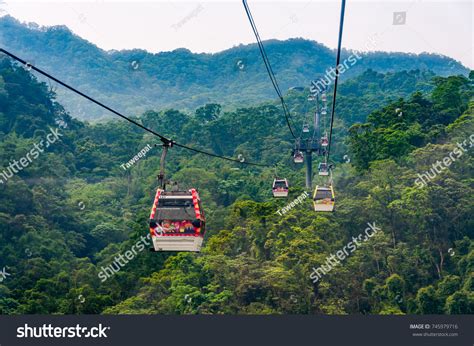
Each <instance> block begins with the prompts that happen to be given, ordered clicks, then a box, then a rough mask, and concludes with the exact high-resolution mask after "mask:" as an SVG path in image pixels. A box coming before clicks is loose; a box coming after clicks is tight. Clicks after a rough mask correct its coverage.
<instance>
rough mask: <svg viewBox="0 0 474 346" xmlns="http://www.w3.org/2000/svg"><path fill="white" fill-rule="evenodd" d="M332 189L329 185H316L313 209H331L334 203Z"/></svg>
mask: <svg viewBox="0 0 474 346" xmlns="http://www.w3.org/2000/svg"><path fill="white" fill-rule="evenodd" d="M335 201H336V199H335V196H334V189H333V187H332V184H331V185H329V186H319V185H318V186H316V189H314V195H313V205H314V210H315V211H333V210H334V204H335Z"/></svg>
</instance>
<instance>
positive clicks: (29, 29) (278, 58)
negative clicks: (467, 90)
mask: <svg viewBox="0 0 474 346" xmlns="http://www.w3.org/2000/svg"><path fill="white" fill-rule="evenodd" d="M0 45H1V46H2V47H5V49H8V50H10V51H12V52H13V53H14V54H17V55H19V56H21V57H23V58H24V59H26V60H28V61H30V62H31V63H32V64H34V65H36V66H38V67H40V68H42V69H44V70H46V71H48V72H50V73H52V74H54V75H55V76H57V77H58V78H61V79H63V80H64V81H66V82H68V83H70V84H72V85H73V86H75V87H77V88H79V89H80V90H82V91H84V92H86V93H89V94H91V95H93V96H94V97H96V98H97V99H99V100H101V101H103V102H105V103H107V104H109V105H111V106H113V107H115V108H117V109H120V110H122V111H124V112H126V113H128V114H139V113H142V112H143V111H145V110H148V109H160V108H170V107H174V108H180V109H195V108H196V107H198V106H201V105H203V104H206V103H210V102H215V103H221V104H223V105H224V106H225V108H226V107H229V106H234V105H245V104H249V103H250V104H252V103H258V102H261V101H263V100H268V99H269V98H274V96H275V95H274V91H273V89H272V87H271V84H270V81H269V79H268V76H267V75H266V71H265V68H264V65H263V63H262V60H261V58H260V55H259V51H258V48H257V46H256V44H251V45H239V46H237V47H233V48H231V49H228V50H225V51H222V52H219V53H215V54H195V53H192V52H190V51H189V50H187V49H177V50H174V51H172V52H161V53H158V54H151V53H148V52H146V51H144V50H126V51H104V50H102V49H100V48H98V47H97V46H95V45H94V44H92V43H90V42H88V41H86V40H84V39H82V38H80V37H79V36H77V35H75V34H74V33H72V32H71V31H70V30H69V29H68V28H67V27H65V26H55V27H40V26H38V25H36V24H31V23H30V24H22V23H20V22H19V21H17V20H16V19H14V18H12V17H10V16H4V17H2V18H0ZM265 47H266V50H267V53H268V55H269V58H270V60H271V62H272V66H273V69H274V71H275V73H276V75H277V78H278V81H279V83H280V86H281V89H282V90H287V89H288V88H290V87H292V86H308V85H309V83H310V81H311V80H313V79H316V78H318V77H321V76H322V75H323V74H324V73H325V71H326V70H327V69H328V68H330V67H332V66H333V65H334V56H335V52H334V51H333V50H331V49H329V48H327V47H325V46H324V45H322V44H319V43H317V42H315V41H309V40H305V39H301V38H298V39H289V40H286V41H279V40H269V41H266V42H265ZM353 53H354V52H352V51H344V52H343V54H342V60H344V59H346V58H348V57H349V56H350V55H351V54H353ZM359 54H360V55H361V57H362V58H361V59H360V60H358V61H357V63H355V65H354V66H353V67H351V68H349V69H348V70H347V71H346V72H344V74H343V76H342V79H343V80H347V78H350V77H355V76H358V75H360V74H362V73H363V72H364V71H366V70H367V69H372V70H374V71H377V72H397V71H402V70H420V71H425V70H430V71H432V72H433V73H434V74H437V75H441V76H446V75H453V74H464V75H466V74H467V73H468V69H467V68H465V67H464V66H462V65H461V64H460V63H458V62H456V61H455V60H453V59H451V58H448V57H446V56H441V55H437V54H419V55H416V54H406V53H385V52H376V53H369V54H362V53H359ZM52 86H53V87H54V83H53V84H52ZM374 87H376V86H374ZM351 89H354V88H351ZM411 91H412V90H409V92H411ZM56 92H57V93H58V96H59V97H58V99H59V101H61V103H62V104H64V105H65V107H66V109H67V110H69V111H70V112H71V115H72V116H74V117H78V118H82V119H88V120H96V119H99V118H101V117H104V116H110V115H109V114H106V113H104V112H103V111H102V110H101V109H98V108H97V107H95V106H94V105H90V104H88V103H85V101H83V100H81V99H79V98H78V97H77V96H75V95H72V94H71V93H69V92H67V91H65V90H64V89H63V88H61V87H59V88H58V89H57V90H56Z"/></svg>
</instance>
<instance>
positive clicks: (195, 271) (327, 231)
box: [0, 58, 474, 314]
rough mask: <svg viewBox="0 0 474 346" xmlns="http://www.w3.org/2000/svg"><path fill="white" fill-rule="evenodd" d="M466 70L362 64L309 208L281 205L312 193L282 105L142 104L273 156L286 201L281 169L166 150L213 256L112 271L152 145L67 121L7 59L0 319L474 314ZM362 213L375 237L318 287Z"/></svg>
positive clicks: (300, 101)
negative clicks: (384, 69) (322, 208)
mask: <svg viewBox="0 0 474 346" xmlns="http://www.w3.org/2000/svg"><path fill="white" fill-rule="evenodd" d="M473 79H474V74H473V73H471V75H470V79H469V78H466V77H464V76H462V75H452V76H446V77H440V76H435V75H433V74H431V73H426V72H420V71H402V72H397V73H385V74H383V73H380V72H375V71H373V70H367V71H365V72H364V73H363V74H361V75H360V76H357V77H355V78H353V79H348V80H347V81H346V82H345V83H343V84H342V85H341V90H344V91H345V94H343V95H342V96H341V103H340V105H338V107H337V114H338V120H337V123H336V134H335V138H336V139H335V155H334V162H333V163H334V165H335V171H334V173H335V176H334V181H335V189H336V196H337V197H336V201H337V202H336V203H337V207H336V212H334V213H331V214H327V213H326V214H323V213H315V212H314V211H312V209H311V203H310V202H311V201H310V199H306V200H305V201H304V202H303V203H302V204H300V205H298V206H295V207H294V208H292V209H291V210H290V211H289V212H287V213H285V214H284V215H281V216H280V215H278V213H277V210H279V209H281V208H282V207H284V206H285V205H286V204H287V203H289V202H291V201H293V200H294V199H295V198H296V197H298V196H300V195H301V193H302V192H303V191H304V188H303V186H304V185H303V183H304V170H303V168H301V166H295V165H294V164H292V163H291V160H290V155H289V154H290V149H291V146H292V142H291V137H290V136H289V134H288V131H287V129H286V127H285V120H284V117H283V116H282V113H281V110H280V108H278V107H277V105H276V103H272V102H267V103H262V104H257V105H255V106H246V107H245V108H236V109H235V110H230V111H229V110H225V109H223V107H222V106H221V105H219V104H207V105H205V106H202V107H199V108H197V109H196V110H195V111H193V112H191V111H187V112H184V111H178V110H175V109H166V110H160V111H158V110H156V111H147V112H145V113H144V114H142V115H141V116H139V117H137V118H136V119H137V121H140V122H141V123H143V124H144V125H146V126H148V127H150V128H153V129H154V130H156V131H158V132H160V133H162V134H164V135H167V136H169V137H171V138H174V139H176V140H178V141H179V142H180V143H183V144H188V145H190V146H193V147H196V148H200V149H206V150H209V151H213V152H215V153H218V154H225V155H228V156H232V157H236V158H237V157H244V158H245V160H247V161H253V162H261V163H269V164H270V163H273V162H278V163H279V166H278V171H279V174H280V175H282V176H286V177H287V178H288V179H289V181H290V184H291V186H290V196H289V198H288V200H275V199H272V197H271V181H272V179H273V175H274V171H273V169H270V168H259V167H249V166H244V165H239V164H235V163H231V162H226V161H222V160H218V159H216V158H210V157H207V156H202V155H199V154H195V153H192V152H189V151H184V150H183V149H180V148H173V149H172V150H171V151H170V153H169V160H168V164H167V169H168V172H169V175H170V178H171V179H172V180H173V181H176V182H179V183H180V184H181V186H183V187H197V188H198V189H199V191H200V194H201V197H202V200H203V204H204V210H205V212H206V216H207V220H208V231H207V234H206V239H205V246H204V248H203V251H202V252H201V253H200V254H191V253H179V254H175V253H153V252H149V251H147V249H144V250H143V251H141V252H139V253H138V255H137V256H135V258H133V260H130V261H128V263H127V264H126V265H124V266H123V267H122V268H121V270H120V271H118V272H117V273H115V274H114V275H112V276H110V277H108V278H107V279H106V280H102V279H101V277H100V276H99V274H100V273H101V272H103V268H105V267H107V266H109V265H110V264H111V263H112V262H114V258H116V256H118V255H120V254H123V253H125V252H126V251H127V250H129V249H130V248H131V247H132V246H133V245H134V244H137V243H138V242H140V241H141V239H142V238H143V237H144V236H146V235H147V234H148V226H147V218H148V213H149V210H150V206H151V202H152V199H153V196H154V191H155V188H156V186H157V182H156V174H157V169H158V166H159V154H160V147H159V143H157V139H156V138H153V137H151V136H150V135H149V134H146V133H144V132H143V131H142V130H141V129H139V128H136V127H132V126H131V125H130V124H129V123H125V122H122V121H117V120H111V121H108V122H101V123H95V124H89V123H87V122H82V121H80V120H77V119H74V118H72V117H71V116H70V114H68V112H66V111H65V110H64V108H63V107H62V106H61V104H60V103H58V102H57V100H56V95H55V93H54V90H52V88H51V86H50V85H48V84H47V83H43V82H40V81H38V80H37V79H36V77H34V76H33V75H32V74H31V73H30V72H29V71H28V70H27V69H25V68H24V67H22V66H18V65H16V64H13V63H12V62H11V61H10V60H9V59H6V58H2V59H0V163H1V164H0V167H2V168H1V169H0V179H2V180H1V183H0V270H2V269H3V271H2V272H3V273H4V274H3V276H0V313H2V314H20V313H26V314H40V313H41V314H78V313H103V314H138V313H145V314H235V313H236V314H287V313H298V314H358V313H362V314H405V313H415V314H460V313H474V293H473V288H474V274H473V269H474V244H473V240H472V238H473V236H474V234H473V231H474V223H473V220H472V217H471V216H472V215H473V211H474V210H473V207H474V201H473V198H472V196H473V188H474V187H473V179H472V177H473V170H474V160H473V158H472V147H473V146H474V145H473V143H474V102H473V98H472V97H473V82H474V80H473ZM358 94H361V95H363V96H362V98H358V97H357V95H358ZM304 95H305V92H299V91H292V92H290V93H289V94H288V95H287V97H288V104H289V105H290V107H291V110H292V113H293V114H294V115H295V122H296V123H301V122H302V119H303V118H304V117H305V115H306V114H307V113H309V112H311V111H312V107H311V106H309V105H307V104H305V101H304V100H305V96H304ZM402 95H406V96H402ZM54 133H55V134H56V136H55V138H56V139H57V140H56V139H55V140H54V142H53V141H51V143H50V142H49V139H50V138H51V136H50V135H51V134H54ZM46 140H48V142H47V143H48V144H46V145H44V143H45V142H46ZM458 143H459V144H458ZM155 144H158V146H155ZM41 145H43V146H41ZM147 145H150V147H152V149H151V150H150V151H149V152H148V153H147V155H146V157H144V158H142V159H141V160H140V161H138V162H137V163H135V164H134V165H133V166H132V167H129V168H127V169H124V168H123V167H122V165H123V164H124V163H126V162H128V161H129V160H130V158H132V157H133V156H134V155H136V154H137V152H139V151H140V150H141V149H142V148H144V147H146V146H147ZM34 148H36V149H37V150H36V151H34ZM38 148H40V149H42V150H39V149H38ZM34 153H36V154H34ZM453 153H455V155H453ZM27 154H31V155H30V156H27ZM239 155H240V156H239ZM25 157H26V158H27V159H25V160H23V163H22V165H23V167H22V169H16V170H17V172H15V173H14V174H12V170H13V168H12V163H13V162H15V160H16V161H20V162H21V161H22V160H21V158H25ZM446 157H448V158H451V159H452V160H451V161H452V162H451V164H450V165H447V164H445V165H447V166H446V167H443V169H442V170H441V171H440V172H439V173H436V174H432V172H433V166H432V165H433V164H435V163H436V162H437V161H441V162H445V158H446ZM25 162H26V163H25ZM316 164H317V163H314V165H315V167H316ZM425 172H430V173H429V177H428V178H426V179H425V180H426V183H423V184H421V183H420V180H418V183H417V179H420V178H419V176H420V175H422V176H423V174H424V176H428V175H427V174H426V173H425ZM431 176H433V177H432V178H431ZM315 179H317V178H315ZM315 182H316V181H315ZM367 224H371V225H375V227H377V229H379V231H378V232H377V233H376V234H375V235H374V236H373V237H371V238H370V239H368V240H367V241H365V242H363V243H361V244H360V246H358V247H357V249H356V250H355V251H354V252H353V253H351V255H350V256H348V257H347V258H346V259H345V261H344V262H342V263H340V264H339V265H337V266H334V268H332V270H331V271H329V272H328V273H327V274H326V275H324V276H323V277H322V278H320V280H317V281H316V282H314V280H312V279H311V274H312V272H313V270H314V268H318V267H320V266H321V265H324V263H326V261H327V258H328V257H329V256H331V254H334V253H336V252H337V251H338V250H340V249H342V248H343V247H344V246H345V245H346V244H347V243H348V242H350V241H351V239H353V237H357V236H358V235H359V234H361V233H363V232H364V230H365V229H366V228H367Z"/></svg>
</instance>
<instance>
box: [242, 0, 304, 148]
mask: <svg viewBox="0 0 474 346" xmlns="http://www.w3.org/2000/svg"><path fill="white" fill-rule="evenodd" d="M242 3H243V5H244V8H245V12H246V13H247V18H248V19H249V22H250V25H251V26H252V30H253V33H254V34H255V38H256V39H257V44H258V48H259V50H260V54H261V55H262V59H263V62H264V64H265V68H266V70H267V73H268V76H269V77H270V80H271V82H272V84H273V88H274V89H275V91H276V93H277V95H278V98H279V99H280V102H281V105H282V107H283V113H284V115H285V119H286V124H287V125H288V129H289V130H290V133H291V135H292V136H293V138H294V139H296V136H295V134H294V132H293V129H292V127H291V122H290V119H291V114H290V111H289V109H288V106H287V105H286V102H285V100H284V98H283V95H282V93H281V90H280V87H279V86H278V81H277V79H276V77H275V73H274V72H273V69H272V66H271V64H270V60H269V59H268V56H267V53H266V51H265V47H264V46H263V43H262V40H261V39H260V35H259V33H258V30H257V26H256V25H255V21H254V20H253V16H252V13H251V12H250V8H249V6H248V4H247V0H242Z"/></svg>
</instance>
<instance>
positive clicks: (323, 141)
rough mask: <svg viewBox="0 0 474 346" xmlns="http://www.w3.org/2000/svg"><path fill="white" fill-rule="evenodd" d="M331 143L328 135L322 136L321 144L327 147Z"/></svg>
mask: <svg viewBox="0 0 474 346" xmlns="http://www.w3.org/2000/svg"><path fill="white" fill-rule="evenodd" d="M328 145H329V139H328V136H327V135H324V136H323V137H321V146H322V147H327V146H328Z"/></svg>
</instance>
